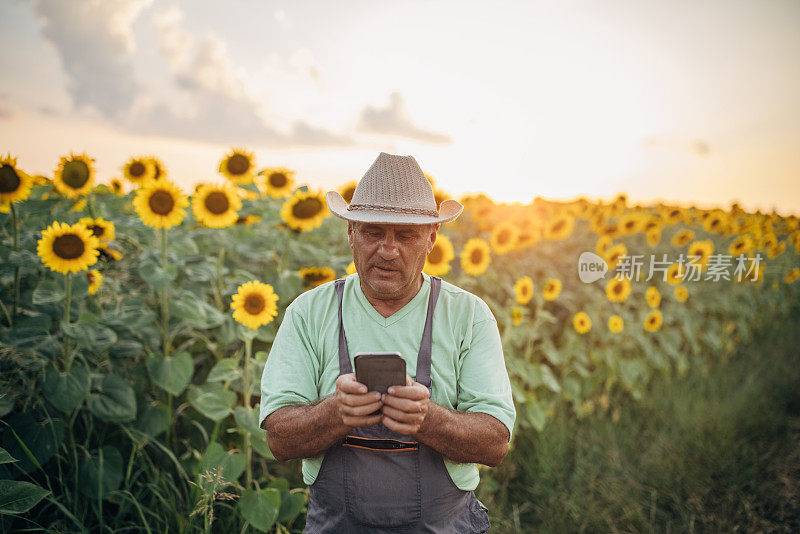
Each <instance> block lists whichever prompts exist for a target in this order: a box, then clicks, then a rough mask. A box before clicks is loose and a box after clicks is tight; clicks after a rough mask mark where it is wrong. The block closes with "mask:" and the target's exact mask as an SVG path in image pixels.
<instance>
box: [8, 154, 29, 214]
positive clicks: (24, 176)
mask: <svg viewBox="0 0 800 534" xmlns="http://www.w3.org/2000/svg"><path fill="white" fill-rule="evenodd" d="M31 187H33V178H31V176H30V175H28V173H26V172H23V171H21V170H20V169H18V168H17V158H12V157H11V155H10V154H9V155H7V156H6V157H4V158H0V204H11V203H12V202H22V201H23V200H25V199H27V198H28V197H29V196H30V194H31Z"/></svg>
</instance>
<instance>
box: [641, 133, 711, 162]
mask: <svg viewBox="0 0 800 534" xmlns="http://www.w3.org/2000/svg"><path fill="white" fill-rule="evenodd" d="M642 145H644V147H645V148H650V149H652V148H669V149H672V150H688V151H689V152H691V153H692V154H694V155H695V156H698V157H701V158H702V157H705V156H707V155H708V154H710V153H711V147H710V146H709V144H708V141H705V140H703V139H693V140H690V141H687V140H680V139H669V138H666V137H646V138H644V139H643V140H642Z"/></svg>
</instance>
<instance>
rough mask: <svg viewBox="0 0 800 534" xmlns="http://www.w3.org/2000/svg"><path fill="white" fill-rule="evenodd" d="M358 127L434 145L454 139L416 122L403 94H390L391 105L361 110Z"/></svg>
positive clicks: (368, 107) (447, 143) (371, 131)
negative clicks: (412, 118)
mask: <svg viewBox="0 0 800 534" xmlns="http://www.w3.org/2000/svg"><path fill="white" fill-rule="evenodd" d="M357 127H358V129H359V130H361V131H362V132H367V133H377V134H384V135H395V136H399V137H405V138H408V139H413V140H415V141H421V142H423V143H429V144H434V145H449V144H451V143H452V142H453V139H452V138H451V137H450V136H449V135H447V134H443V133H438V132H434V131H431V130H425V129H424V128H421V127H419V126H417V125H416V124H414V122H413V121H412V120H411V117H410V115H409V113H408V110H407V109H406V105H405V101H404V100H403V95H402V94H401V93H399V92H397V91H396V92H394V93H392V94H390V95H389V105H388V106H386V107H383V108H380V107H374V106H367V107H365V108H364V109H363V110H362V111H361V116H360V117H359V122H358V126H357Z"/></svg>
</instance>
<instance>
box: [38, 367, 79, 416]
mask: <svg viewBox="0 0 800 534" xmlns="http://www.w3.org/2000/svg"><path fill="white" fill-rule="evenodd" d="M90 385H91V380H90V379H89V371H88V370H86V367H84V366H82V365H74V366H72V369H70V371H69V373H61V372H59V371H58V369H56V368H55V367H53V366H50V367H48V368H47V371H46V372H45V378H44V382H43V384H42V386H43V387H42V389H43V393H44V397H45V398H46V399H47V400H49V401H50V404H52V405H53V406H55V407H56V408H58V409H59V410H61V411H62V412H64V413H66V414H71V413H72V412H73V411H74V410H75V408H77V407H78V406H80V405H81V404H82V403H83V401H84V399H86V396H87V395H88V394H89V387H90Z"/></svg>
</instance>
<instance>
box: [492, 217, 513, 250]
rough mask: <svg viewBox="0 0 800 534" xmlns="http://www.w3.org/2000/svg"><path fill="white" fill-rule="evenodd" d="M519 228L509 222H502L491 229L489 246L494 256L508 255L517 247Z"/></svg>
mask: <svg viewBox="0 0 800 534" xmlns="http://www.w3.org/2000/svg"><path fill="white" fill-rule="evenodd" d="M518 237H519V228H517V225H516V224H514V223H513V222H511V221H503V222H501V223H500V224H498V225H497V226H495V227H494V228H493V229H492V233H491V235H490V236H489V244H491V245H492V250H493V251H494V253H495V254H508V253H509V252H511V251H512V250H514V248H515V247H516V246H517V238H518Z"/></svg>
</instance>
